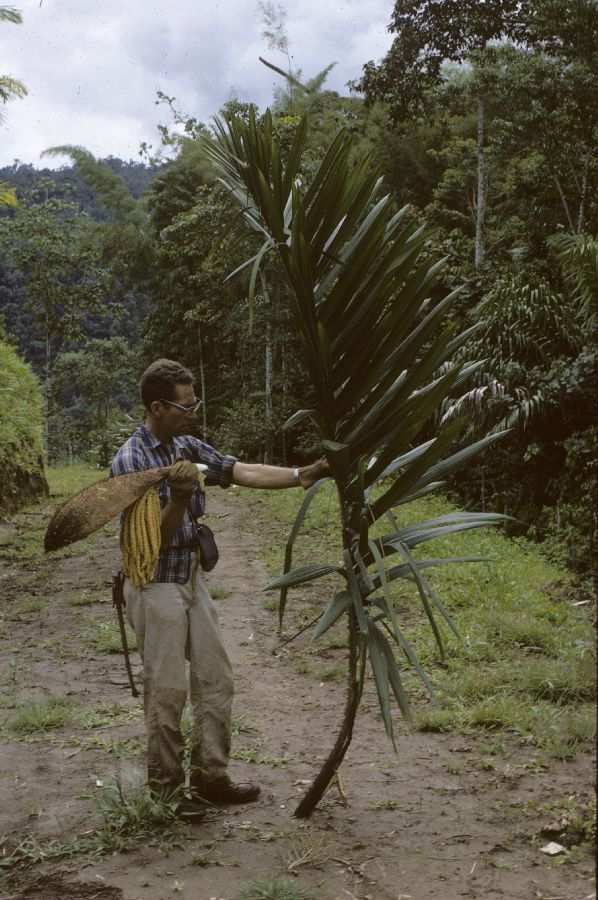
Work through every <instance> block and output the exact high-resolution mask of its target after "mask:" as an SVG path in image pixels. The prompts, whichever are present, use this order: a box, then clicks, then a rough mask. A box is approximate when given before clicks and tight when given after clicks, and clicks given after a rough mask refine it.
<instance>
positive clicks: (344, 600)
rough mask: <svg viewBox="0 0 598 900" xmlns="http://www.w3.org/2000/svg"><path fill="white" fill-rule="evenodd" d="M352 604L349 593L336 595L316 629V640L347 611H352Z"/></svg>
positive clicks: (340, 592)
mask: <svg viewBox="0 0 598 900" xmlns="http://www.w3.org/2000/svg"><path fill="white" fill-rule="evenodd" d="M352 603H353V601H352V599H351V594H350V593H349V591H339V593H338V594H335V595H334V597H333V598H332V600H331V601H330V603H329V604H328V606H327V607H326V609H325V610H324V613H323V614H322V618H321V619H320V620H319V621H318V624H317V625H316V627H315V629H314V633H313V637H314V640H315V639H316V638H319V637H321V636H322V635H323V634H324V632H326V631H328V629H329V628H331V627H332V626H333V625H334V623H335V622H336V621H337V620H338V619H340V617H341V616H342V615H343V613H346V612H347V610H348V609H350V607H351V605H352Z"/></svg>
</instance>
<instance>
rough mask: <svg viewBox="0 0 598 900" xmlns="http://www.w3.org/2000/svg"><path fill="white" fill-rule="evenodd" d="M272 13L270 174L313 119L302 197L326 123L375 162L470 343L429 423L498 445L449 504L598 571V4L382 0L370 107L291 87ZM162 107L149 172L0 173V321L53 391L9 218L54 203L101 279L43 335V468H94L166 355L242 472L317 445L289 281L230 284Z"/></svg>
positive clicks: (217, 201)
mask: <svg viewBox="0 0 598 900" xmlns="http://www.w3.org/2000/svg"><path fill="white" fill-rule="evenodd" d="M268 10H270V7H268ZM275 12H276V11H275V10H274V9H272V10H270V11H269V13H268V15H269V16H270V18H268V16H266V20H267V21H265V25H266V29H265V31H264V35H265V37H266V40H267V42H268V45H269V47H270V48H271V49H275V50H278V51H282V52H283V53H285V54H286V55H287V56H288V63H289V65H288V77H287V78H285V77H282V81H281V84H282V87H281V88H280V89H279V90H278V91H277V93H276V96H275V102H274V104H273V120H272V127H273V129H274V133H275V135H276V139H277V141H278V142H279V144H280V147H281V153H282V155H283V157H284V155H285V154H286V153H288V152H289V151H290V148H291V146H292V143H293V139H294V136H295V133H296V129H297V123H298V120H299V116H300V115H307V117H308V122H309V127H308V133H307V139H306V147H305V152H304V154H303V157H302V160H301V170H300V173H299V177H300V178H301V179H302V180H303V181H305V182H306V183H307V182H309V180H310V178H311V177H312V176H313V173H314V172H315V171H316V169H317V168H318V166H319V164H320V162H321V160H322V157H323V154H324V152H325V148H326V147H327V146H328V145H329V144H330V142H331V141H332V139H333V138H334V136H335V134H336V133H337V132H338V130H339V128H344V129H345V130H346V132H347V133H348V134H350V136H351V138H352V141H353V151H352V152H353V154H354V158H355V157H356V156H358V155H359V154H361V153H363V152H368V151H369V152H371V154H372V157H373V159H374V161H375V162H376V163H377V164H378V165H379V166H380V168H381V171H382V175H383V178H384V185H385V188H386V190H387V191H388V192H390V194H391V196H392V198H393V202H394V205H395V207H396V209H400V208H402V207H403V206H405V205H406V204H409V209H408V211H407V212H406V214H405V215H406V217H407V220H409V221H411V222H413V223H417V224H424V223H425V224H427V225H430V226H432V228H433V229H434V233H433V236H432V237H431V238H430V239H429V240H430V249H431V250H432V249H433V250H434V251H436V252H437V253H438V254H439V255H441V256H445V257H446V258H447V264H446V266H445V268H444V271H443V275H442V278H441V280H440V282H439V283H438V285H437V286H435V287H433V288H432V289H431V294H430V299H431V303H432V304H435V303H437V302H438V301H439V300H440V298H441V297H442V296H444V295H445V294H446V293H447V291H448V290H452V289H454V288H459V289H460V294H459V296H458V297H457V299H456V301H455V303H454V304H453V307H452V312H451V317H452V320H453V323H454V327H455V328H456V329H462V328H464V327H468V326H474V325H475V326H476V327H477V329H478V330H477V332H476V334H475V338H474V339H475V352H476V353H479V354H481V355H482V357H483V358H485V360H486V364H485V366H484V369H483V370H482V371H480V372H478V373H476V374H475V376H472V378H471V380H470V382H469V383H467V384H464V385H463V386H462V389H461V391H460V393H458V392H454V394H453V396H452V397H451V398H450V400H449V401H447V404H446V408H445V409H444V410H443V415H447V416H448V418H449V419H450V417H451V416H453V417H455V416H457V415H458V414H459V413H464V414H466V415H467V416H468V417H469V420H470V423H471V431H472V433H473V434H474V435H479V434H481V433H483V432H484V431H485V430H487V429H489V428H490V429H492V428H496V427H498V426H499V425H500V423H504V422H508V424H509V425H510V427H511V434H510V437H509V438H508V439H507V441H505V442H504V443H503V444H501V447H500V448H499V449H496V450H494V451H493V452H492V453H491V454H486V455H485V456H484V457H482V458H481V461H480V462H479V463H477V464H476V465H472V466H471V467H469V468H468V471H467V473H466V475H459V476H458V477H455V478H454V479H453V481H452V483H451V490H453V491H454V492H455V494H456V495H457V496H458V497H459V498H460V500H461V502H463V503H464V504H465V505H467V506H470V505H471V506H476V507H479V506H480V505H481V506H482V507H483V508H485V509H487V510H491V509H493V510H497V511H500V512H504V511H506V512H508V513H509V514H511V515H513V516H515V517H516V518H517V519H518V524H516V525H514V526H513V527H514V528H515V529H518V530H520V531H524V532H526V533H528V534H530V535H533V536H534V537H536V538H537V539H539V540H545V547H546V549H547V550H548V551H549V552H550V553H551V555H553V556H554V557H555V558H558V560H559V561H561V562H566V563H567V564H568V565H571V566H573V567H574V568H576V569H578V570H580V571H587V570H588V568H589V567H590V565H591V561H592V560H595V559H596V557H597V554H596V537H595V535H596V530H597V525H596V517H595V508H596V506H597V505H598V504H595V502H594V501H595V499H596V498H595V487H594V486H595V466H596V463H595V458H596V437H595V423H594V421H593V419H592V415H593V414H592V409H593V407H595V403H596V397H595V389H594V384H595V369H596V352H597V348H596V338H595V334H596V328H595V325H596V303H597V300H596V296H597V288H596V284H597V277H596V266H597V245H596V233H597V230H598V205H597V199H596V198H598V157H597V155H596V146H597V145H598V140H597V138H598V50H597V47H598V9H597V7H596V4H595V3H592V2H590V0H550V2H548V0H526V2H525V3H515V2H511V0H504V2H502V0H501V2H500V3H493V4H479V3H473V2H469V0H468V2H466V3H456V2H455V0H435V2H434V3H431V2H430V0H417V2H416V3H411V2H409V3H406V2H404V0H396V2H395V4H394V7H393V8H390V7H389V27H390V30H391V32H392V33H393V36H394V37H395V41H394V44H393V46H392V48H391V50H390V52H389V54H388V55H387V57H385V59H383V60H381V61H379V62H378V63H374V62H369V63H368V62H366V61H364V62H366V65H365V67H364V71H363V75H362V78H361V79H360V81H359V83H358V85H357V86H358V87H359V88H360V89H361V90H362V92H364V93H365V102H364V101H363V100H362V99H360V98H359V97H357V96H351V97H340V96H338V94H335V93H334V92H331V91H327V90H326V89H325V79H326V75H327V73H328V71H329V70H330V66H327V67H326V68H324V69H323V70H322V71H321V72H320V73H318V74H317V75H316V76H315V77H313V78H310V79H306V80H304V79H303V78H302V76H301V72H300V71H299V70H298V69H297V68H294V67H293V68H291V54H290V50H289V46H290V38H291V37H292V36H289V35H287V34H286V33H285V29H284V22H283V21H282V20H281V21H278V20H277V19H276V15H275ZM272 17H273V18H272ZM267 64H268V63H267ZM277 71H279V72H281V73H282V76H284V72H283V71H282V70H277ZM159 100H160V102H162V103H163V104H164V106H165V109H166V110H168V112H169V114H170V113H171V112H172V113H173V123H174V126H171V125H165V126H163V127H162V129H161V134H162V140H163V155H162V156H161V157H160V154H158V157H160V158H156V159H153V160H151V162H149V163H147V164H146V163H144V162H128V163H127V162H122V161H120V160H116V159H113V158H108V159H107V160H103V161H97V160H94V159H93V157H92V156H91V155H90V154H89V153H87V152H86V151H84V150H82V149H81V148H77V147H65V148H59V149H60V152H62V153H65V152H66V153H68V154H69V155H70V157H71V160H72V161H73V165H70V166H65V167H63V168H62V169H60V170H58V171H56V172H51V171H50V170H39V171H38V170H35V169H33V168H32V167H31V166H22V165H18V164H15V165H14V166H11V167H7V168H5V169H4V170H1V171H0V184H1V183H3V182H4V183H6V184H7V185H9V186H10V187H12V188H13V189H14V190H15V191H16V195H17V197H18V200H19V210H17V211H14V210H12V209H11V210H4V211H0V216H1V217H2V219H3V222H4V234H5V238H6V240H5V248H6V249H5V251H1V250H0V314H2V315H3V317H4V320H5V325H6V328H7V330H8V332H9V333H10V334H11V335H14V337H15V338H16V340H17V342H18V346H19V350H20V352H21V353H22V355H23V356H24V357H25V358H26V359H27V360H28V361H30V362H31V364H32V365H33V367H34V369H35V371H36V372H37V373H38V375H40V376H44V377H45V378H47V368H48V366H47V340H46V339H47V330H46V331H45V330H44V324H43V323H42V321H41V318H40V315H39V304H38V312H37V313H36V311H35V299H34V297H33V296H32V294H31V290H30V289H29V287H30V285H29V283H28V271H27V267H26V266H25V264H24V262H23V259H22V257H21V258H20V259H19V258H18V257H17V256H16V254H15V252H14V247H15V244H16V231H15V230H14V229H15V228H16V226H17V223H18V217H19V216H20V217H21V218H23V217H26V216H27V215H29V216H30V217H33V214H34V212H36V213H37V214H38V215H39V214H41V208H42V207H43V206H44V204H46V209H51V208H52V205H53V208H54V213H53V215H54V223H55V228H54V233H55V236H56V234H58V233H59V232H60V230H61V229H64V227H65V225H66V222H67V220H68V217H69V215H70V214H67V212H66V209H67V207H68V208H70V207H71V205H75V206H76V207H77V208H78V210H79V213H78V218H79V225H80V226H81V228H80V231H81V241H80V242H78V247H79V248H80V249H79V251H78V252H80V254H81V267H80V268H82V267H83V263H84V260H85V259H87V260H88V261H90V260H91V259H92V258H93V265H94V266H96V267H98V269H101V270H102V279H103V291H102V297H101V299H100V298H98V297H96V300H97V301H98V302H95V301H94V302H93V303H84V304H83V305H82V306H81V307H80V308H79V312H78V315H77V323H78V327H77V329H74V330H73V329H70V330H69V331H68V333H67V331H63V333H61V334H58V333H57V334H55V335H54V336H53V340H54V339H55V347H54V351H52V350H51V354H50V356H51V359H50V362H51V366H50V368H52V369H53V380H52V387H51V390H50V389H48V387H47V389H46V398H47V402H48V412H49V416H50V428H49V434H48V441H49V443H48V449H49V453H50V454H51V456H52V457H53V458H60V457H62V458H65V457H66V458H69V457H77V456H88V457H90V458H92V459H93V460H94V461H96V460H97V459H98V458H99V456H98V454H100V456H102V459H103V458H104V457H105V456H106V455H107V454H109V452H110V448H111V446H112V443H113V442H114V441H115V440H118V435H119V434H121V429H122V428H125V429H126V428H129V427H131V423H132V422H133V421H134V420H135V417H136V415H137V414H138V410H136V409H135V404H136V397H135V388H134V383H135V379H136V377H137V375H138V373H139V371H140V370H141V369H142V368H143V366H144V364H145V363H146V362H147V361H149V360H150V359H151V358H152V357H155V356H156V355H168V356H175V357H178V358H180V359H181V360H182V361H183V362H184V363H185V364H187V365H189V366H190V367H191V368H192V369H193V370H194V371H195V372H196V375H197V390H198V395H199V396H201V397H202V399H203V400H204V416H203V421H201V422H200V431H201V433H202V434H204V435H205V436H206V438H207V439H208V440H209V441H211V442H212V443H214V444H216V445H217V446H219V447H221V448H222V449H223V450H227V451H230V452H233V453H236V454H238V455H241V456H245V457H247V458H251V459H254V460H256V459H262V460H270V459H271V460H273V461H287V460H288V461H289V462H291V461H293V462H300V461H301V460H302V459H305V458H307V457H309V456H311V455H312V454H313V453H314V452H316V451H317V441H316V439H315V433H314V430H313V429H312V428H311V427H310V425H309V423H308V422H307V421H303V422H301V423H297V424H296V425H295V426H293V427H292V428H291V429H289V430H288V431H283V430H282V428H281V426H282V423H283V422H284V421H285V420H286V419H287V417H288V416H289V415H290V414H291V413H292V412H293V411H294V410H295V409H297V408H300V407H309V406H310V405H311V401H312V398H311V396H310V394H309V389H307V388H306V372H305V368H304V363H303V361H302V360H303V351H302V349H301V345H300V342H299V340H298V335H297V333H296V329H295V327H294V326H293V324H292V320H291V316H290V311H289V292H288V287H287V285H286V284H285V281H284V279H283V278H282V277H281V272H280V270H279V268H278V267H277V266H276V265H274V264H273V263H272V262H269V261H268V260H267V259H266V258H264V259H262V263H263V265H262V267H261V268H262V274H261V275H258V274H257V271H254V270H253V269H252V267H251V266H249V267H247V268H245V269H241V271H239V272H237V274H235V275H234V277H229V276H230V275H231V273H233V272H234V271H235V270H236V269H238V267H239V266H241V265H242V263H243V262H244V261H245V260H246V259H248V258H251V257H252V256H255V254H257V253H258V252H259V250H260V246H261V242H260V239H259V238H258V237H256V236H255V235H252V234H250V233H249V232H248V231H247V230H246V229H244V228H243V227H242V225H241V220H240V217H238V218H237V219H235V218H234V217H232V220H231V215H230V212H231V199H230V198H229V197H228V196H227V194H226V192H225V191H224V190H223V189H222V187H221V185H219V184H218V183H217V182H216V181H215V179H214V174H213V172H212V171H211V170H210V168H209V166H207V165H206V161H205V158H204V157H203V155H202V153H201V149H200V142H201V139H202V137H205V135H207V134H209V133H210V129H209V128H208V127H207V126H206V125H205V124H203V123H201V122H198V121H197V120H196V119H195V118H192V117H188V116H185V115H183V114H182V113H180V112H179V111H178V110H177V109H176V101H175V100H174V99H173V98H169V97H166V96H164V95H161V96H160V97H159ZM250 109H251V107H250V106H249V105H248V104H242V103H239V102H238V101H236V100H233V101H230V102H229V103H228V104H226V108H225V109H224V113H225V114H234V115H237V116H239V117H241V119H243V120H245V121H247V119H248V117H249V114H250ZM255 112H256V116H257V119H258V120H259V119H260V114H259V111H257V110H256V111H255ZM145 149H146V150H147V148H145ZM49 179H51V181H50V180H49ZM47 204H50V206H49V207H48V206H47ZM11 229H12V230H13V234H12V237H11ZM50 230H52V229H50ZM85 254H87V257H86V256H85ZM88 264H89V263H85V267H88ZM80 277H81V272H79V274H78V275H77V276H67V280H71V279H75V280H76V278H80ZM61 322H62V319H61ZM63 324H64V322H63ZM61 327H62V326H61ZM121 340H122V341H123V342H124V343H122V344H119V343H118V341H121ZM102 342H107V343H105V344H103V343H102ZM101 348H103V349H101ZM119 348H120V349H119ZM100 349H101V353H103V354H110V353H113V352H114V353H117V354H118V359H119V367H118V372H119V375H118V380H119V388H118V390H117V389H116V388H114V392H113V393H112V394H110V399H109V400H107V399H106V398H107V396H108V394H106V392H105V385H103V382H102V384H100V382H99V381H98V385H97V390H96V385H95V384H94V379H93V378H89V377H88V375H89V371H94V367H95V366H98V365H101V363H100V362H99V361H98V360H99V359H100V355H98V354H100ZM63 354H65V360H61V356H62V355H63ZM102 358H104V357H102ZM85 360H87V362H88V363H89V365H87V369H88V370H89V371H88V373H87V374H86V373H85V372H84V370H85V368H86V363H85V362H84V361H85ZM95 371H97V369H95ZM49 383H50V382H48V384H49ZM102 385H103V386H102ZM108 390H109V391H111V390H113V389H112V388H109V389H108ZM102 392H104V393H102ZM98 410H99V411H100V412H99V414H98V413H97V412H96V411H98ZM126 415H129V416H132V417H133V418H132V419H127V418H126ZM52 417H54V425H55V427H54V428H52ZM429 427H430V428H433V427H435V423H434V422H430V423H429ZM52 435H54V437H53V436H52Z"/></svg>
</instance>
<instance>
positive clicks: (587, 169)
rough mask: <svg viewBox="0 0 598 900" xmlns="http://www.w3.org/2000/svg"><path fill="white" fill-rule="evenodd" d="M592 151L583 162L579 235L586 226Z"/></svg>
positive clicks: (578, 224) (578, 222)
mask: <svg viewBox="0 0 598 900" xmlns="http://www.w3.org/2000/svg"><path fill="white" fill-rule="evenodd" d="M591 156H592V154H591V151H590V150H588V152H587V153H586V158H585V159H584V161H583V177H582V180H581V191H580V198H579V212H578V215H577V233H578V234H581V232H582V231H583V229H584V226H585V224H586V221H585V220H586V197H587V194H588V179H589V175H590V159H591Z"/></svg>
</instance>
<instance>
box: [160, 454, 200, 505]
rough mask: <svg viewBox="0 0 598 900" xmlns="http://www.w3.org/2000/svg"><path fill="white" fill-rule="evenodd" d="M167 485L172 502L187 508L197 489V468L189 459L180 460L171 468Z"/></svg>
mask: <svg viewBox="0 0 598 900" xmlns="http://www.w3.org/2000/svg"><path fill="white" fill-rule="evenodd" d="M166 484H167V485H168V488H169V490H170V499H171V500H172V502H173V503H174V504H175V505H176V506H185V507H186V506H187V505H188V503H189V501H190V499H191V497H192V495H193V491H194V490H195V488H196V487H197V466H196V465H195V463H192V462H189V460H188V459H179V460H178V461H177V462H175V463H174V465H173V466H172V467H171V469H170V473H169V475H168V478H167V479H166Z"/></svg>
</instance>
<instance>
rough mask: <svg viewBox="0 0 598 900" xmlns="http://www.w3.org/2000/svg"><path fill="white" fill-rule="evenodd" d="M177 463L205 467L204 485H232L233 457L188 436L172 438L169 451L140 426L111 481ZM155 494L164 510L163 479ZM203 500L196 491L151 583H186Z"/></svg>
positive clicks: (122, 452) (126, 445) (122, 451)
mask: <svg viewBox="0 0 598 900" xmlns="http://www.w3.org/2000/svg"><path fill="white" fill-rule="evenodd" d="M177 459H188V460H190V461H191V462H194V463H198V462H199V463H205V465H207V466H208V469H207V471H206V473H205V479H206V484H207V485H216V484H219V485H220V487H223V488H225V487H229V485H230V484H231V483H232V478H233V466H234V464H235V463H236V461H237V460H236V459H235V457H234V456H223V455H222V454H221V453H218V451H217V450H214V448H213V447H210V445H209V444H204V442H203V441H200V440H199V438H195V437H192V436H191V435H187V434H186V435H181V436H180V437H173V438H172V450H171V451H169V449H168V447H165V446H164V445H163V444H161V443H160V441H159V440H158V438H157V437H156V436H155V434H152V432H151V431H150V430H149V428H146V427H145V425H140V426H139V428H138V429H137V431H136V432H135V433H134V434H132V435H131V437H130V438H129V439H128V441H126V442H125V443H124V444H123V445H122V447H121V448H120V450H119V451H118V453H117V454H116V456H115V457H114V459H113V461H112V465H111V467H110V477H113V476H115V475H127V474H128V473H129V472H142V471H143V470H144V469H154V468H157V467H159V466H170V465H172V463H173V462H175V460H177ZM158 493H159V496H160V506H161V507H162V508H164V506H166V504H167V503H168V499H169V497H170V491H169V490H168V486H167V484H166V479H164V481H161V482H160V484H159V486H158ZM205 500H206V498H205V494H204V492H203V491H202V490H201V489H200V488H199V487H197V488H196V490H195V492H194V494H193V496H192V497H191V500H190V502H189V506H188V507H187V509H186V511H185V514H184V516H183V521H182V523H181V525H180V527H179V528H178V529H177V531H176V532H175V535H174V537H173V539H172V541H171V543H170V546H169V547H168V549H167V550H161V551H160V554H159V556H158V564H157V566H156V570H155V572H154V577H153V581H159V582H165V581H176V582H178V583H179V584H184V583H185V582H186V581H188V580H189V576H190V574H191V553H192V552H193V551H194V550H196V548H197V519H199V518H200V516H203V514H204V510H205Z"/></svg>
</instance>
